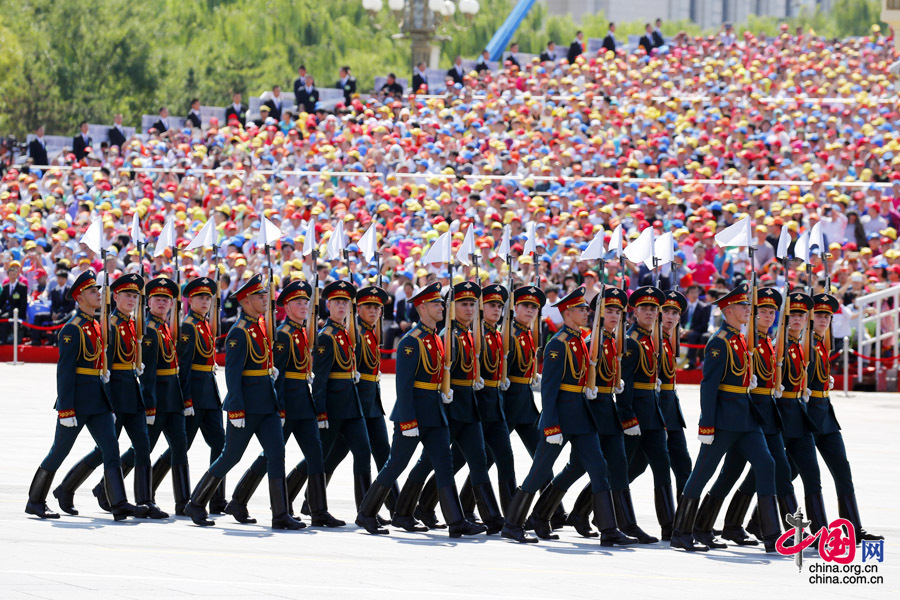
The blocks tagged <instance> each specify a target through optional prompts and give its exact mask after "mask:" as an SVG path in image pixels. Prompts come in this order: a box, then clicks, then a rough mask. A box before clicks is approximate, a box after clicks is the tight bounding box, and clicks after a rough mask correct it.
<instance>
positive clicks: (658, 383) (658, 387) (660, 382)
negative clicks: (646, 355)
mask: <svg viewBox="0 0 900 600" xmlns="http://www.w3.org/2000/svg"><path fill="white" fill-rule="evenodd" d="M661 389H662V379H660V378H658V377H657V378H656V391H657V392H658V391H660V390H661Z"/></svg>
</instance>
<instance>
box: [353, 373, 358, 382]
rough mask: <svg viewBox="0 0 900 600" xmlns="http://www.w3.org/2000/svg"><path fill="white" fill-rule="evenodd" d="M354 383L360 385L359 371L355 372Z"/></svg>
mask: <svg viewBox="0 0 900 600" xmlns="http://www.w3.org/2000/svg"><path fill="white" fill-rule="evenodd" d="M353 383H359V371H353Z"/></svg>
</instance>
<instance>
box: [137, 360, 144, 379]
mask: <svg viewBox="0 0 900 600" xmlns="http://www.w3.org/2000/svg"><path fill="white" fill-rule="evenodd" d="M137 374H138V377H140V376H141V375H143V374H144V363H141V366H139V367H138V368H137Z"/></svg>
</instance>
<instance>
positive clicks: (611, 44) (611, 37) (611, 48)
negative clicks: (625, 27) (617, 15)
mask: <svg viewBox="0 0 900 600" xmlns="http://www.w3.org/2000/svg"><path fill="white" fill-rule="evenodd" d="M617 47H618V43H617V42H616V24H615V23H613V22H612V21H610V23H609V26H608V27H607V31H606V35H605V36H604V37H603V49H604V50H605V51H606V52H613V53H615V51H616V49H617Z"/></svg>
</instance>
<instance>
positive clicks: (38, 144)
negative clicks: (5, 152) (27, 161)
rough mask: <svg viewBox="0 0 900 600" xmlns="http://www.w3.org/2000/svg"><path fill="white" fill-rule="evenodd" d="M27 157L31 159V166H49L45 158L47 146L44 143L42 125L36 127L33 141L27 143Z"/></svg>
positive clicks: (48, 161)
mask: <svg viewBox="0 0 900 600" xmlns="http://www.w3.org/2000/svg"><path fill="white" fill-rule="evenodd" d="M28 156H29V157H31V162H32V164H35V165H49V164H50V159H49V158H48V157H47V144H46V143H45V142H44V126H43V125H38V128H37V129H35V130H34V139H33V140H31V141H30V142H28Z"/></svg>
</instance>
